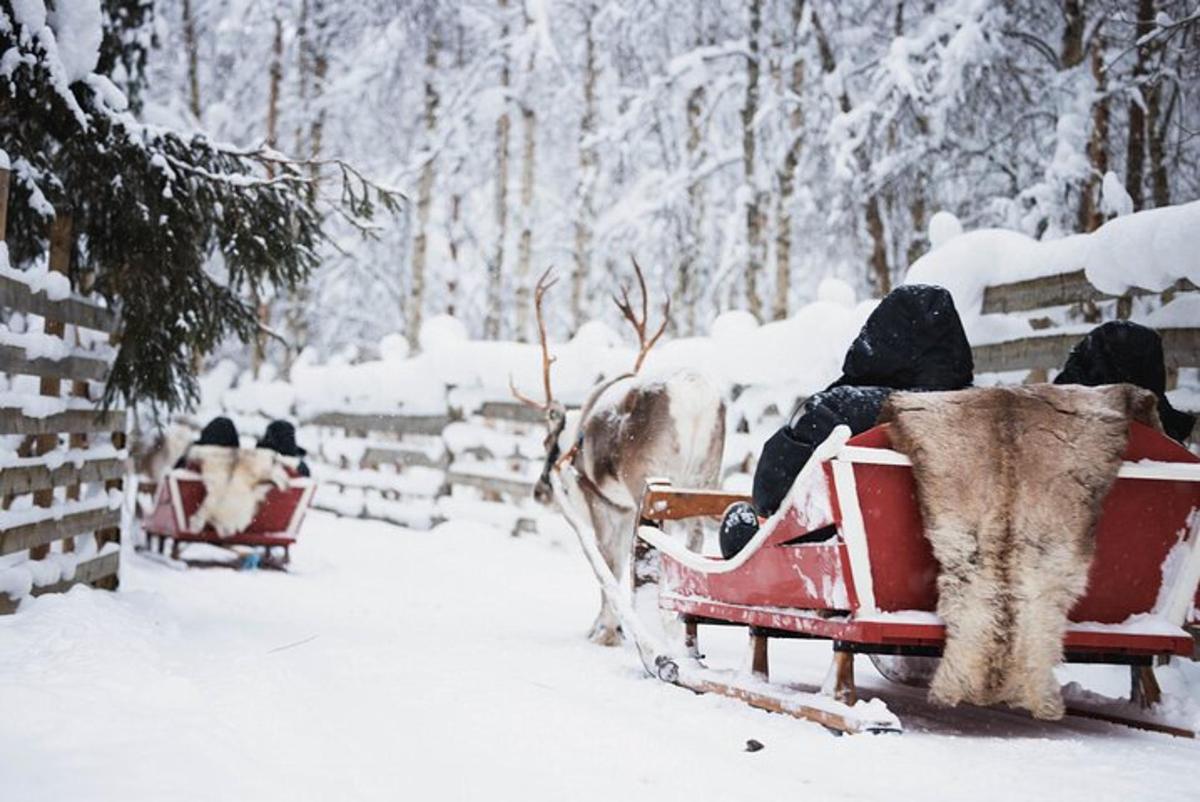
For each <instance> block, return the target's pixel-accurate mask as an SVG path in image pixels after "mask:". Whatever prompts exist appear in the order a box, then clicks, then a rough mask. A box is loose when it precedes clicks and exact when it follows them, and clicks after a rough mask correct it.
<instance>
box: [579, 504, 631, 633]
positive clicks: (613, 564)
mask: <svg viewBox="0 0 1200 802" xmlns="http://www.w3.org/2000/svg"><path fill="white" fill-rule="evenodd" d="M590 506H591V510H590V512H591V519H592V527H593V531H595V533H596V545H597V546H598V547H599V550H600V554H601V555H602V556H603V557H604V562H605V564H606V565H607V566H608V568H609V570H610V571H612V572H613V576H615V577H616V578H617V581H618V582H619V583H620V586H621V589H622V591H625V590H627V589H628V587H629V580H630V571H629V570H628V569H629V559H628V550H626V549H622V548H621V530H620V523H619V521H617V522H614V520H613V518H614V517H616V516H614V515H613V511H612V510H609V509H606V508H605V506H606V505H604V502H602V501H599V500H597V501H594V502H591V505H590ZM621 637H622V636H621V622H620V619H619V618H618V617H617V614H616V607H615V604H614V603H613V602H612V601H611V600H610V599H609V598H608V595H607V592H605V591H603V590H601V599H600V612H599V613H598V614H597V616H596V621H595V623H594V624H592V631H591V632H590V633H589V634H588V639H589V640H590V641H592V643H596V644H599V645H601V646H617V645H619V644H620V643H621Z"/></svg>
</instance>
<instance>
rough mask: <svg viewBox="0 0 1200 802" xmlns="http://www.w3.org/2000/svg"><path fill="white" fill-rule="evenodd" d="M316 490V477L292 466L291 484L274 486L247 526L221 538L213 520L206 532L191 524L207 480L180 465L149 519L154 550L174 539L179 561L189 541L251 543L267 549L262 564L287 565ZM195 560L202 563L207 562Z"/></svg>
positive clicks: (224, 544) (148, 530) (170, 475)
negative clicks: (277, 558)
mask: <svg viewBox="0 0 1200 802" xmlns="http://www.w3.org/2000/svg"><path fill="white" fill-rule="evenodd" d="M315 491H316V482H315V481H314V480H312V479H310V478H308V477H304V476H300V475H298V474H297V473H295V472H294V471H291V470H289V471H288V484H287V487H285V488H282V489H281V488H277V487H272V488H271V489H270V491H269V492H268V493H267V495H266V497H265V498H264V499H263V501H262V503H261V504H260V505H259V508H258V512H257V513H256V514H255V516H254V519H253V520H252V521H251V522H250V525H249V526H247V527H246V529H245V530H243V531H241V532H238V533H236V534H234V535H232V536H230V537H221V536H220V535H218V534H217V532H216V530H214V529H213V528H212V526H210V525H206V526H205V527H204V528H203V529H201V530H200V531H192V530H191V529H190V528H189V522H190V521H191V519H192V516H193V515H194V514H195V512H196V510H198V509H199V508H200V504H201V503H202V502H203V501H204V496H205V489H204V483H203V481H202V480H201V478H200V474H199V473H198V472H196V471H194V470H192V469H191V468H190V467H185V468H176V469H174V470H172V471H170V472H169V473H168V474H167V475H166V476H165V477H164V478H163V480H162V481H161V482H160V483H159V486H158V491H157V493H156V495H155V503H154V508H153V510H152V511H151V513H150V515H149V516H148V517H147V518H146V519H145V521H143V524H142V528H143V529H144V531H145V532H146V540H147V547H148V548H149V549H154V547H155V539H156V538H157V551H158V552H159V553H162V552H163V551H164V550H165V544H166V543H167V542H168V541H170V542H171V544H172V545H171V557H172V559H176V560H178V559H180V551H181V548H182V547H183V546H184V545H185V544H188V543H207V544H210V545H213V546H217V547H221V548H227V549H232V548H233V547H235V546H247V547H251V548H254V549H263V550H264V556H265V559H264V560H263V561H262V562H261V564H262V565H264V566H266V567H282V566H284V565H286V564H287V563H288V562H289V561H290V559H291V546H292V544H294V543H295V542H296V537H297V535H298V534H299V531H300V525H301V524H302V523H303V522H304V515H305V513H306V512H307V511H308V507H309V504H310V503H311V502H312V497H313V493H314V492H315ZM275 548H279V549H280V550H281V551H282V560H281V561H280V562H278V563H277V562H275V560H274V557H273V550H274V549H275ZM189 562H193V563H194V564H201V561H189ZM203 564H217V563H210V562H204V563H203ZM238 564H240V563H238ZM235 565H236V564H235Z"/></svg>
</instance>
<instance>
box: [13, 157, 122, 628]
mask: <svg viewBox="0 0 1200 802" xmlns="http://www.w3.org/2000/svg"><path fill="white" fill-rule="evenodd" d="M7 205H8V173H7V171H4V170H0V321H3V325H0V373H2V374H3V375H4V377H3V381H4V388H3V389H4V392H3V394H2V396H0V399H2V400H0V613H11V612H13V611H15V610H16V609H17V606H18V605H19V603H20V600H21V598H23V597H25V596H28V595H34V596H36V595H41V594H43V593H52V592H59V591H64V590H66V589H68V588H70V587H72V586H73V585H77V584H89V585H92V586H95V587H104V588H115V587H116V583H117V572H118V568H119V560H120V547H119V543H120V540H121V507H122V504H121V502H122V499H123V492H122V488H123V476H124V474H125V462H126V453H125V450H124V449H125V412H124V411H118V410H97V408H96V405H95V403H94V402H93V401H92V400H91V399H92V395H93V391H98V390H99V387H100V384H99V383H100V382H103V380H104V379H105V378H106V376H107V374H108V370H109V367H110V365H111V363H112V359H113V357H114V355H115V350H114V349H113V347H112V346H111V345H110V344H109V337H110V335H111V333H112V332H113V331H114V330H115V328H116V317H115V315H114V314H113V312H112V311H111V310H109V309H107V308H105V307H103V306H101V305H99V304H98V303H97V302H96V301H94V300H92V299H89V298H87V297H84V296H81V295H77V294H74V293H72V292H71V289H70V284H69V282H68V280H67V277H66V272H67V267H68V263H69V260H70V254H71V241H72V240H71V218H70V216H69V215H59V216H57V217H56V218H55V219H54V221H53V223H52V224H51V230H50V252H49V261H48V264H47V265H46V266H45V267H43V268H42V269H41V270H37V269H35V270H30V271H16V270H13V269H12V268H11V267H9V264H8V252H7V248H6V246H5V245H4V244H3V239H4V233H5V227H6V222H7ZM55 546H57V547H56V548H55Z"/></svg>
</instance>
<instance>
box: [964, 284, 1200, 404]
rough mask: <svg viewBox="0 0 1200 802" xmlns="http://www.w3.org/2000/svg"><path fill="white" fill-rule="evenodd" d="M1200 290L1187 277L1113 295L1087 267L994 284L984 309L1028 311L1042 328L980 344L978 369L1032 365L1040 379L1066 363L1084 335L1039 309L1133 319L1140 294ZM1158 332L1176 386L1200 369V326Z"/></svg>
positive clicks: (1091, 319) (1083, 317) (1166, 296)
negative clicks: (1182, 374)
mask: <svg viewBox="0 0 1200 802" xmlns="http://www.w3.org/2000/svg"><path fill="white" fill-rule="evenodd" d="M1195 292H1197V287H1196V286H1195V285H1194V284H1192V283H1191V282H1190V281H1187V280H1186V279H1185V280H1181V281H1178V282H1176V283H1175V284H1174V285H1173V286H1172V287H1170V288H1169V289H1167V290H1165V291H1163V292H1152V291H1150V290H1145V289H1140V288H1137V287H1134V288H1131V289H1130V290H1129V291H1128V292H1126V293H1125V294H1123V295H1119V296H1116V295H1109V294H1106V293H1103V292H1101V291H1099V290H1097V289H1096V288H1095V287H1093V286H1092V285H1091V284H1090V283H1089V282H1088V280H1087V276H1086V275H1085V274H1084V271H1082V270H1077V271H1074V272H1072V273H1063V274H1058V275H1051V276H1043V277H1041V278H1035V279H1029V280H1026V281H1016V282H1012V283H1010V284H1000V285H996V286H992V287H988V288H987V289H986V290H985V291H984V295H983V307H982V311H983V313H984V314H1002V313H1008V314H1013V313H1028V314H1031V318H1030V322H1031V323H1032V324H1033V326H1034V327H1035V328H1036V329H1039V330H1040V331H1039V332H1038V333H1036V334H1032V335H1030V336H1027V337H1022V338H1020V339H1016V340H1009V341H1006V342H998V343H989V344H987V345H977V346H975V347H974V348H973V349H972V351H973V353H974V357H975V372H976V373H1002V372H1006V371H1018V370H1028V371H1033V374H1032V375H1031V377H1030V378H1031V379H1032V380H1035V381H1040V380H1044V379H1045V377H1046V373H1047V372H1048V371H1050V370H1055V369H1057V368H1061V367H1062V365H1063V363H1064V362H1065V361H1066V359H1067V355H1068V354H1070V352H1071V348H1073V347H1074V345H1075V344H1076V343H1077V342H1079V340H1080V338H1081V337H1082V336H1083V334H1082V333H1081V332H1080V331H1078V330H1072V331H1064V332H1058V331H1055V328H1056V326H1055V323H1054V321H1053V318H1051V317H1050V316H1048V315H1045V314H1043V315H1042V316H1041V317H1033V316H1032V314H1033V313H1037V312H1039V311H1043V310H1050V309H1054V308H1062V307H1067V308H1068V312H1067V316H1068V317H1070V318H1072V319H1074V320H1078V321H1079V322H1081V323H1099V322H1100V321H1101V320H1102V319H1103V318H1104V317H1112V318H1117V319H1127V318H1129V317H1130V314H1131V312H1132V309H1133V303H1134V301H1135V300H1136V299H1139V298H1146V297H1147V296H1158V298H1159V300H1160V301H1161V303H1163V304H1165V303H1168V302H1169V301H1171V300H1173V299H1174V298H1175V297H1177V296H1178V295H1180V294H1183V293H1195ZM1109 306H1111V309H1108V308H1107V307H1109ZM1196 323H1197V324H1200V321H1196ZM1158 332H1159V334H1161V335H1162V339H1163V351H1164V356H1165V361H1166V367H1167V377H1168V389H1171V388H1173V386H1174V382H1175V378H1176V376H1177V375H1178V371H1179V369H1180V368H1200V325H1192V326H1166V327H1159V328H1158Z"/></svg>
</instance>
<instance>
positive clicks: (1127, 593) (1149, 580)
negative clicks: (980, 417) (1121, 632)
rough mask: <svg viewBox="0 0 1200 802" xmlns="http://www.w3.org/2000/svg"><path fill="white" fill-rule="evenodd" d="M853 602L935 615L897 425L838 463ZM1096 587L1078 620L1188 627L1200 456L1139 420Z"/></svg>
mask: <svg viewBox="0 0 1200 802" xmlns="http://www.w3.org/2000/svg"><path fill="white" fill-rule="evenodd" d="M829 472H830V479H831V482H832V485H833V487H834V490H835V493H834V495H835V499H836V506H837V511H836V515H837V517H838V522H839V524H838V526H839V534H840V536H841V537H842V539H843V540H844V541H845V543H846V547H847V554H848V561H849V568H850V571H849V573H850V585H851V602H852V604H853V605H854V606H855V608H856V610H858V611H867V612H874V611H879V612H896V611H902V610H922V611H933V610H935V609H936V606H937V585H936V582H937V570H938V566H937V561H936V560H935V559H934V557H933V552H932V549H931V547H930V545H929V541H927V540H926V539H925V535H924V531H923V526H922V521H921V513H920V509H919V505H918V503H917V495H916V485H915V483H914V481H913V473H912V468H911V466H910V464H909V463H908V459H907V457H905V456H904V455H903V454H900V453H898V452H896V451H893V450H891V443H890V440H889V437H888V428H887V426H877V427H875V428H874V429H871V430H870V431H868V432H864V433H863V434H861V435H859V436H857V437H854V438H852V439H851V440H850V441H849V442H848V443H847V446H846V447H844V448H843V449H842V451H841V452H840V453H839V455H838V456H837V458H835V459H833V460H831V461H830V463H829ZM1095 537H1096V540H1095V554H1094V557H1093V559H1092V565H1091V569H1090V572H1089V577H1088V591H1087V593H1086V594H1085V596H1084V598H1083V599H1081V600H1080V601H1079V603H1078V604H1077V605H1076V607H1075V609H1074V610H1073V611H1072V612H1071V620H1072V621H1080V622H1082V621H1093V622H1098V623H1105V624H1115V623H1121V622H1124V621H1127V620H1129V619H1130V618H1131V617H1132V616H1136V615H1141V614H1153V615H1155V616H1157V617H1159V618H1163V619H1166V620H1168V621H1170V622H1171V623H1175V624H1180V623H1183V621H1184V620H1185V617H1186V616H1188V614H1189V613H1190V611H1191V607H1192V605H1193V601H1194V600H1195V599H1196V597H1197V579H1196V575H1197V570H1200V544H1198V543H1197V541H1200V459H1198V458H1197V457H1195V456H1194V455H1193V454H1191V453H1190V452H1188V451H1187V449H1185V448H1183V447H1182V446H1180V445H1179V444H1178V443H1176V442H1175V441H1173V440H1171V439H1169V438H1167V437H1166V436H1164V435H1162V434H1160V433H1159V432H1156V431H1154V430H1152V429H1150V428H1148V427H1146V426H1143V425H1141V424H1138V423H1134V424H1131V425H1130V434H1129V443H1128V446H1127V448H1126V452H1125V462H1124V464H1123V465H1122V468H1121V471H1120V473H1118V478H1117V480H1116V482H1115V483H1114V485H1113V488H1112V490H1111V491H1110V492H1109V494H1108V496H1107V498H1106V499H1105V501H1104V505H1103V508H1102V511H1101V515H1100V519H1099V521H1098V522H1097V525H1096V532H1095Z"/></svg>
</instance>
